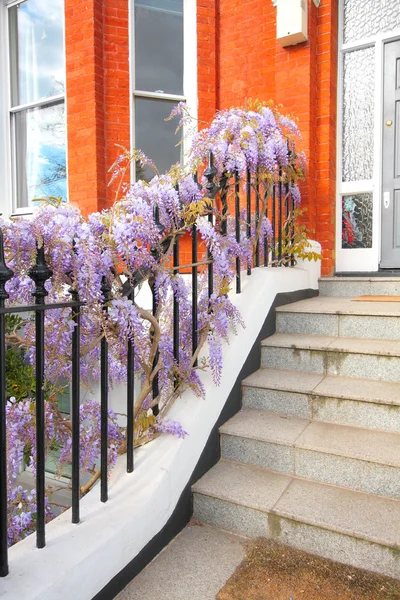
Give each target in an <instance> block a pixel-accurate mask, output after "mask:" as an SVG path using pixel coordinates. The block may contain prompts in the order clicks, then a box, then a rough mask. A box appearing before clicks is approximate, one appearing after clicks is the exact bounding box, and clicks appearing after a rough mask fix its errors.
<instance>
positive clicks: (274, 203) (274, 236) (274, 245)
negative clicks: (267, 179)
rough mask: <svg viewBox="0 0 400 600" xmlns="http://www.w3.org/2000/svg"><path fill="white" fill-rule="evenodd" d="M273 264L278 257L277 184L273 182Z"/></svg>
mask: <svg viewBox="0 0 400 600" xmlns="http://www.w3.org/2000/svg"><path fill="white" fill-rule="evenodd" d="M271 258H272V265H273V266H275V259H276V184H275V183H273V184H272V256H271Z"/></svg>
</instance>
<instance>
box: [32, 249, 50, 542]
mask: <svg viewBox="0 0 400 600" xmlns="http://www.w3.org/2000/svg"><path fill="white" fill-rule="evenodd" d="M28 274H29V277H30V278H31V279H32V280H33V281H34V283H35V284H36V287H35V290H34V291H33V292H32V295H33V296H34V298H35V303H36V305H43V304H45V301H44V299H45V297H46V296H47V294H48V292H47V290H46V288H45V283H46V281H47V280H48V279H50V277H51V276H52V275H53V271H52V270H51V269H50V268H49V267H48V266H47V264H46V260H45V256H44V247H43V245H42V246H41V247H40V248H38V249H37V254H36V264H35V265H33V267H31V269H30V270H29V273H28ZM35 325H36V341H35V345H36V401H35V406H36V503H37V505H36V546H37V548H44V546H45V545H46V539H45V531H44V527H45V459H46V457H45V407H44V391H43V385H44V310H37V311H35Z"/></svg>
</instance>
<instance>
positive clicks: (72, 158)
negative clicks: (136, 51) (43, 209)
mask: <svg viewBox="0 0 400 600" xmlns="http://www.w3.org/2000/svg"><path fill="white" fill-rule="evenodd" d="M128 27H129V20H128V0H85V1H83V0H65V31H66V36H65V49H66V70H67V90H66V93H67V123H68V130H67V140H68V172H69V174H70V177H69V180H68V188H69V199H70V201H71V202H73V203H76V204H79V206H80V207H81V208H82V210H83V211H84V212H85V213H89V212H92V211H95V210H101V209H103V208H105V207H106V206H109V205H110V204H111V203H112V201H113V199H114V198H113V190H112V189H110V188H108V187H107V183H108V181H109V174H108V169H109V167H110V166H111V164H112V163H113V162H114V160H115V158H116V157H117V156H118V154H119V152H120V151H119V150H118V149H117V148H116V147H115V144H116V143H118V144H121V145H123V146H125V147H129V146H130V126H129V118H130V116H129V114H130V113H129V33H128V31H129V29H128Z"/></svg>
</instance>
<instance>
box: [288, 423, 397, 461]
mask: <svg viewBox="0 0 400 600" xmlns="http://www.w3.org/2000/svg"><path fill="white" fill-rule="evenodd" d="M295 447H296V448H303V449H306V450H314V451H317V452H324V453H326V454H336V455H339V456H345V457H348V458H355V459H359V460H364V461H367V462H374V463H379V464H383V465H389V466H393V467H398V468H399V467H400V434H398V433H392V432H387V431H385V432H383V431H374V430H372V429H363V428H362V427H348V426H345V425H336V424H335V423H324V422H321V421H313V422H312V423H310V425H309V426H308V427H307V428H305V430H304V431H303V432H302V433H301V434H300V436H299V437H298V439H297V440H296V442H295Z"/></svg>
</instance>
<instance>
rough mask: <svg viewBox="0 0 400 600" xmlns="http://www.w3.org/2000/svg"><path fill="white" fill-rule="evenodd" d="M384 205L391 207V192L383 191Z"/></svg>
mask: <svg viewBox="0 0 400 600" xmlns="http://www.w3.org/2000/svg"><path fill="white" fill-rule="evenodd" d="M383 206H384V207H385V208H389V206H390V192H383Z"/></svg>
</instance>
